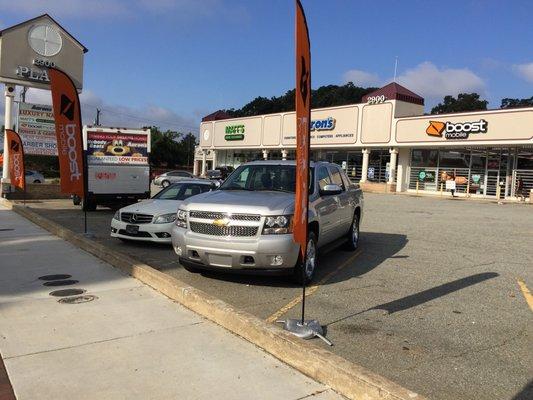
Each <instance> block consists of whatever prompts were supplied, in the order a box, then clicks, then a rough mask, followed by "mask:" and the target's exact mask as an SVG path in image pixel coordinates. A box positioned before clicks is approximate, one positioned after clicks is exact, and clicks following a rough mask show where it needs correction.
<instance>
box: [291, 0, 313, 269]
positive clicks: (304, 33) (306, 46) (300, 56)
mask: <svg viewBox="0 0 533 400" xmlns="http://www.w3.org/2000/svg"><path fill="white" fill-rule="evenodd" d="M310 47H311V46H310V42H309V31H308V28H307V21H306V19H305V14H304V10H303V7H302V4H301V3H300V0H296V96H295V97H296V195H295V196H296V197H295V205H294V220H293V229H294V231H293V232H294V233H293V236H294V241H295V242H296V243H298V244H299V245H300V251H301V254H302V257H301V258H302V261H303V262H305V253H306V250H307V235H308V232H307V208H308V203H309V146H310V123H311V50H310Z"/></svg>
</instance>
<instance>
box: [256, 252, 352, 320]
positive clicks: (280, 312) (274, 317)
mask: <svg viewBox="0 0 533 400" xmlns="http://www.w3.org/2000/svg"><path fill="white" fill-rule="evenodd" d="M359 254H361V250H357V251H356V252H355V253H354V254H353V255H352V256H351V257H350V258H349V259H347V260H346V261H345V262H343V263H342V264H341V265H340V266H339V267H337V268H336V269H334V270H333V271H331V272H330V273H329V274H327V275H326V276H324V277H323V278H322V279H321V280H320V281H319V282H318V283H317V284H316V285H313V286H309V287H308V288H307V289H306V290H305V297H308V296H311V295H312V294H313V293H315V292H316V291H317V290H318V288H319V286H320V285H323V284H324V283H326V282H327V281H328V280H329V279H330V278H331V277H332V276H333V275H335V274H336V273H338V272H339V271H340V270H341V269H343V268H344V267H346V266H347V265H348V264H349V263H350V262H352V261H353V260H355V258H356V257H357V256H358V255H359ZM301 302H302V296H297V297H295V298H294V299H292V300H291V301H290V302H288V303H287V304H285V305H284V306H283V307H281V308H280V309H279V310H278V311H276V312H275V313H274V314H272V315H271V316H270V317H268V318H267V319H266V322H269V323H272V322H275V321H277V320H278V319H279V317H281V316H282V315H283V314H285V313H286V312H287V311H289V310H290V309H291V308H294V307H295V306H297V305H298V304H300V303H301Z"/></svg>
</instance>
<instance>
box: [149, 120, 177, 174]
mask: <svg viewBox="0 0 533 400" xmlns="http://www.w3.org/2000/svg"><path fill="white" fill-rule="evenodd" d="M150 130H151V132H152V137H151V142H150V143H151V153H150V163H151V164H152V165H156V166H168V167H171V168H172V167H175V166H176V165H179V164H180V162H179V151H178V148H179V146H178V142H177V139H178V138H179V137H180V136H181V134H180V133H178V132H174V131H170V130H167V131H166V132H161V130H160V129H159V128H158V127H156V126H152V127H150Z"/></svg>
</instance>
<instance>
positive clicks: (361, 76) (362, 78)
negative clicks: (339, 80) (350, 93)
mask: <svg viewBox="0 0 533 400" xmlns="http://www.w3.org/2000/svg"><path fill="white" fill-rule="evenodd" d="M343 78H344V82H353V83H354V84H355V85H356V86H363V87H366V86H380V85H381V80H380V79H379V76H378V74H373V73H371V72H366V71H362V70H360V69H351V70H349V71H346V72H345V73H344V75H343Z"/></svg>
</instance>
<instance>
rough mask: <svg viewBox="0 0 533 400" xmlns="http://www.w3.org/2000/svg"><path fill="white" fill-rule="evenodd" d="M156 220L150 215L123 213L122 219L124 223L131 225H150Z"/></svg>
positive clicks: (121, 214)
mask: <svg viewBox="0 0 533 400" xmlns="http://www.w3.org/2000/svg"><path fill="white" fill-rule="evenodd" d="M153 218H154V216H153V215H150V214H137V213H131V212H121V213H120V219H121V221H122V222H127V223H129V224H149V223H150V222H152V219H153Z"/></svg>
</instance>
